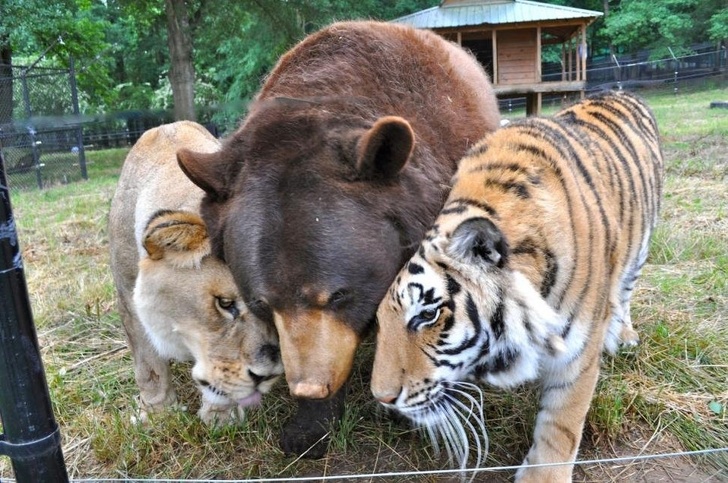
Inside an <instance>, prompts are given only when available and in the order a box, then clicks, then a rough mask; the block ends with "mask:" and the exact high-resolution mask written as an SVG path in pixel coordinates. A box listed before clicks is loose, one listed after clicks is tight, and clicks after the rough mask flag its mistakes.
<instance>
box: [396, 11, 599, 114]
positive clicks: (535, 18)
mask: <svg viewBox="0 0 728 483" xmlns="http://www.w3.org/2000/svg"><path fill="white" fill-rule="evenodd" d="M601 15H602V14H601V12H597V11H593V10H583V9H579V8H571V7H564V6H560V5H551V4H545V3H538V2H533V1H530V0H443V1H442V2H441V3H440V6H438V7H433V8H429V9H427V10H422V11H420V12H416V13H413V14H411V15H407V16H404V17H400V18H398V19H395V20H394V22H396V23H402V24H406V25H411V26H413V27H416V28H422V29H429V30H432V31H433V32H436V33H438V34H440V35H442V36H443V37H445V38H447V39H449V40H452V41H455V42H457V43H459V44H460V45H462V46H463V47H466V48H468V49H469V50H471V51H472V52H473V53H474V54H475V56H476V57H477V58H478V60H479V61H480V62H481V63H482V64H483V65H484V66H485V68H486V69H487V70H488V73H489V74H490V76H491V79H492V80H493V87H494V89H495V92H496V94H497V95H498V97H499V98H509V97H524V96H525V97H526V99H527V106H526V112H527V114H529V115H532V114H538V113H540V111H541V96H542V94H544V93H574V92H580V93H581V95H582V96H583V94H584V89H585V87H586V53H587V46H586V28H587V26H588V25H589V24H591V23H592V22H593V21H594V20H596V19H597V18H598V17H599V16H601ZM552 44H555V45H560V46H561V77H560V79H556V80H550V81H546V82H545V81H543V80H542V76H541V64H542V62H541V53H542V49H543V47H544V46H547V45H552Z"/></svg>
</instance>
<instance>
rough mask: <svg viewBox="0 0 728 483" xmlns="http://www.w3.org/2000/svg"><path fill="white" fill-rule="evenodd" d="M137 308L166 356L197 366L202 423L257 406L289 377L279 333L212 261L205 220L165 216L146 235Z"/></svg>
mask: <svg viewBox="0 0 728 483" xmlns="http://www.w3.org/2000/svg"><path fill="white" fill-rule="evenodd" d="M142 244H143V247H144V250H145V253H142V256H141V258H140V260H139V274H138V277H137V280H136V284H135V288H134V296H133V297H134V298H133V299H134V306H135V309H136V312H137V316H138V317H139V320H140V321H141V323H142V325H143V326H144V329H145V331H146V334H147V336H148V338H149V340H150V341H151V343H152V345H153V346H154V348H155V349H156V350H157V352H158V353H159V355H160V356H162V357H163V358H167V359H177V360H192V361H194V367H193V369H192V376H193V378H194V380H195V382H196V383H197V385H198V387H199V389H200V391H201V392H202V399H203V405H202V408H201V409H200V417H201V418H202V419H203V420H205V421H207V422H210V421H211V420H214V419H215V418H217V417H220V418H221V419H225V416H224V415H223V414H222V413H223V412H224V411H228V412H229V411H230V409H232V408H237V407H243V406H249V405H254V404H257V403H258V402H259V401H260V398H261V395H262V394H263V393H265V392H267V391H269V390H270V388H271V386H272V385H273V383H274V381H275V380H276V379H277V377H278V376H279V375H280V374H281V373H282V372H283V366H282V363H281V360H280V355H279V349H278V340H277V336H276V332H275V329H274V327H272V326H270V325H268V324H266V323H265V322H263V321H261V320H260V319H258V318H257V317H255V316H254V315H253V314H252V313H251V312H250V311H249V310H248V308H247V307H246V305H245V304H244V303H243V300H242V298H241V297H240V295H239V293H238V290H237V288H236V285H235V282H234V280H233V277H232V275H231V273H230V271H229V270H228V268H227V266H226V265H224V264H223V263H222V262H221V261H220V260H218V259H217V258H215V257H214V256H212V255H211V254H210V242H209V239H208V235H207V230H206V228H205V225H204V223H203V221H202V219H201V218H200V217H199V215H197V214H195V213H191V212H187V211H172V210H161V211H158V212H157V213H155V214H154V215H153V216H152V217H151V218H150V220H149V222H148V223H147V226H146V228H145V230H144V233H143V236H142Z"/></svg>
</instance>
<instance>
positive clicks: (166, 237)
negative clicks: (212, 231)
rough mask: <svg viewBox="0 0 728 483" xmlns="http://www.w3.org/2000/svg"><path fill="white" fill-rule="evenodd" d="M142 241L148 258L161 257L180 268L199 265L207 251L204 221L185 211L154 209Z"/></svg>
mask: <svg viewBox="0 0 728 483" xmlns="http://www.w3.org/2000/svg"><path fill="white" fill-rule="evenodd" d="M142 245H143V246H144V249H145V250H146V252H147V254H148V255H149V258H150V259H152V260H161V259H163V258H164V259H166V260H168V261H169V262H170V263H172V265H174V266H175V267H179V268H192V267H199V265H200V262H201V261H202V259H203V258H204V257H205V256H207V255H209V254H210V238H209V237H208V235H207V228H206V227H205V222H204V221H202V218H200V216H199V215H196V214H194V213H190V212H188V211H171V210H160V211H158V212H156V213H155V214H154V215H152V217H151V218H150V219H149V222H148V223H147V227H146V228H145V229H144V234H143V235H142Z"/></svg>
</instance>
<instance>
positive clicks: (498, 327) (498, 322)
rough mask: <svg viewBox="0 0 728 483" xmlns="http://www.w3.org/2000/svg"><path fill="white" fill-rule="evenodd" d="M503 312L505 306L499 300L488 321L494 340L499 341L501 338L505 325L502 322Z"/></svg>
mask: <svg viewBox="0 0 728 483" xmlns="http://www.w3.org/2000/svg"><path fill="white" fill-rule="evenodd" d="M504 312H505V305H504V304H503V300H502V299H501V300H500V302H499V303H498V306H497V307H496V308H495V312H493V317H491V319H490V328H491V330H492V331H493V336H494V337H495V340H498V339H500V338H501V337H502V336H503V332H504V331H505V323H504V321H503V314H504Z"/></svg>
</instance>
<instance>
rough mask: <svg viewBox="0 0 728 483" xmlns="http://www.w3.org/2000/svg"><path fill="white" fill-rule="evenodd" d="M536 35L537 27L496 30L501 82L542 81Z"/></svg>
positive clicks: (499, 81) (499, 79)
mask: <svg viewBox="0 0 728 483" xmlns="http://www.w3.org/2000/svg"><path fill="white" fill-rule="evenodd" d="M536 35H537V30H536V29H535V28H530V29H516V30H498V31H496V50H497V52H498V54H497V55H498V74H497V75H498V79H497V82H498V83H499V84H529V83H534V82H541V78H540V75H539V71H540V68H539V67H540V66H538V65H537V60H538V40H537V37H536Z"/></svg>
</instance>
